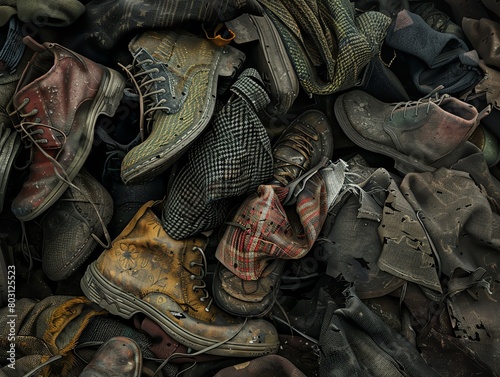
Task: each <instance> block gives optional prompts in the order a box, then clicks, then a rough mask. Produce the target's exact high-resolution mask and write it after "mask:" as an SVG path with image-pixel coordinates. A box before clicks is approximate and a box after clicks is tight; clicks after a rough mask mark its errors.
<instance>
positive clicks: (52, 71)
mask: <svg viewBox="0 0 500 377" xmlns="http://www.w3.org/2000/svg"><path fill="white" fill-rule="evenodd" d="M25 41H26V42H27V43H28V44H29V45H30V46H31V47H32V48H33V49H35V50H36V52H35V54H34V55H33V58H32V59H31V61H30V62H29V63H28V65H27V67H26V69H25V70H24V72H23V75H22V77H21V79H20V80H19V83H18V87H17V90H16V94H15V95H14V98H13V104H14V107H15V109H16V112H17V114H18V117H19V123H18V124H17V125H16V130H17V131H18V132H20V133H21V137H22V139H23V140H24V142H25V143H26V144H27V145H28V146H29V147H31V150H32V161H31V164H30V174H29V177H28V179H27V180H26V181H25V182H24V185H23V187H22V188H21V191H20V192H19V194H18V195H17V197H16V198H15V199H14V202H13V203H12V212H13V213H14V215H15V216H16V217H18V218H19V219H21V220H25V221H27V220H31V219H33V218H35V217H37V216H39V215H40V214H41V213H43V212H44V211H45V210H47V209H48V208H49V207H50V206H51V205H52V204H53V203H54V202H55V201H56V200H57V199H58V198H59V197H60V196H61V195H62V194H63V193H64V191H65V189H66V188H67V187H68V184H67V182H68V181H71V180H73V179H74V177H75V176H76V174H77V173H78V171H79V170H80V169H81V167H82V166H83V164H84V162H85V160H86V158H87V156H88V155H89V153H90V150H91V148H92V141H93V132H94V125H95V122H96V120H97V117H98V116H99V115H100V114H106V115H110V116H111V115H113V113H114V111H115V110H116V108H117V106H118V104H119V102H120V99H121V97H122V96H123V88H124V85H125V80H124V78H123V77H122V76H121V75H120V74H119V73H118V72H116V71H114V70H112V69H110V68H107V67H104V66H101V65H99V64H96V63H94V62H92V61H91V60H89V59H87V58H85V57H83V56H81V55H78V54H76V53H74V52H72V51H71V50H69V49H67V48H66V47H63V46H61V45H58V44H55V43H48V42H45V43H44V44H43V46H42V45H39V44H38V43H36V42H35V41H34V40H33V39H31V38H30V37H26V38H25Z"/></svg>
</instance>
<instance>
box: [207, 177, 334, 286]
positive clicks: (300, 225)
mask: <svg viewBox="0 0 500 377" xmlns="http://www.w3.org/2000/svg"><path fill="white" fill-rule="evenodd" d="M287 191H288V188H287V187H276V186H271V185H261V186H259V188H258V190H257V193H255V194H252V195H250V196H249V197H248V198H247V199H246V200H245V201H244V202H243V204H242V205H241V206H240V207H239V209H238V211H237V213H236V214H235V216H234V218H233V220H232V222H231V223H229V226H228V228H227V229H226V231H225V233H224V235H223V237H222V239H221V241H220V242H219V245H218V247H217V250H216V254H215V256H216V257H217V259H218V260H219V261H220V262H221V263H222V264H223V265H224V266H225V267H226V268H227V269H229V270H230V271H231V272H233V273H234V274H235V275H236V276H238V277H239V278H241V279H243V280H257V279H258V278H259V277H260V275H261V273H262V271H263V270H264V268H265V267H266V265H267V262H268V261H269V260H270V259H276V258H282V259H299V258H302V257H303V256H305V255H306V254H307V253H308V252H309V250H310V249H311V247H312V245H313V244H314V242H315V241H316V239H317V237H318V234H319V231H320V230H321V228H322V226H323V223H324V222H325V218H326V215H327V211H328V201H327V189H326V185H325V182H324V180H323V178H322V176H321V174H320V172H317V173H315V174H314V175H312V176H311V178H309V180H307V182H306V184H305V187H304V189H303V190H302V192H301V193H300V194H299V195H298V197H297V201H296V203H295V205H290V206H283V205H282V204H281V201H280V198H283V194H284V193H286V192H287ZM285 195H286V194H285Z"/></svg>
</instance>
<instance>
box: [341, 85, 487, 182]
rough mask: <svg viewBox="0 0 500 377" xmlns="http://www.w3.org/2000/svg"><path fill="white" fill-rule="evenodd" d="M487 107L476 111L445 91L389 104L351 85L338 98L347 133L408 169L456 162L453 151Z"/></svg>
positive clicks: (424, 168) (427, 169) (402, 168)
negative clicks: (442, 93) (441, 93)
mask: <svg viewBox="0 0 500 377" xmlns="http://www.w3.org/2000/svg"><path fill="white" fill-rule="evenodd" d="M489 110H490V108H489V107H488V108H487V109H485V110H484V111H482V112H481V113H479V114H478V111H477V110H476V108H475V107H474V106H472V105H470V104H468V103H465V102H463V101H460V100H459V99H456V98H455V97H452V96H450V95H447V94H444V95H441V96H438V95H437V94H436V95H435V96H432V95H431V96H426V97H424V98H421V99H419V100H417V101H409V102H400V103H397V104H394V103H391V104H388V103H384V102H381V101H379V100H377V99H376V98H374V97H372V96H371V95H369V94H367V93H365V92H363V91H360V90H353V91H350V92H347V93H345V94H342V95H340V96H339V97H338V98H337V100H336V101H335V115H336V117H337V119H338V122H339V125H340V126H341V128H342V130H343V131H344V132H345V134H346V135H347V136H348V137H349V138H350V139H351V140H352V141H353V142H354V143H356V144H357V145H358V146H360V147H361V148H364V149H367V150H369V151H372V152H376V153H380V154H383V155H386V156H389V157H391V158H393V159H394V160H395V162H396V164H395V168H396V169H397V170H398V171H399V172H401V173H404V174H406V173H408V172H410V171H434V170H435V169H436V168H438V167H440V166H443V165H444V164H446V163H449V162H451V163H453V162H454V160H453V155H452V154H453V152H454V151H455V150H457V149H458V147H459V146H460V145H462V144H463V143H465V142H466V141H467V139H468V138H469V137H470V135H471V134H472V132H474V130H475V129H476V127H477V126H478V124H479V121H480V120H481V119H482V117H484V116H485V115H486V114H487V113H488V112H489Z"/></svg>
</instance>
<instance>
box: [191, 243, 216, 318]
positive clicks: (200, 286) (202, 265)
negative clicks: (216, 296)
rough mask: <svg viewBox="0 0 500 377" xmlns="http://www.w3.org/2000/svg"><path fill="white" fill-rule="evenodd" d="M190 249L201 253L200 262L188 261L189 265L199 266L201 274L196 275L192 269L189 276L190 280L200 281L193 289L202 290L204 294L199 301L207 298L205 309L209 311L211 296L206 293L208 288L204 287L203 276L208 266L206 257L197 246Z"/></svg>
mask: <svg viewBox="0 0 500 377" xmlns="http://www.w3.org/2000/svg"><path fill="white" fill-rule="evenodd" d="M192 251H194V252H199V253H200V254H201V257H202V262H201V263H200V262H196V261H192V262H191V263H190V267H195V266H199V267H200V270H201V274H199V275H196V274H194V273H193V272H192V271H189V272H190V273H191V275H190V277H189V278H190V279H191V280H198V281H199V282H200V283H199V284H194V285H193V291H195V292H196V291H198V289H201V290H203V293H204V296H203V297H200V301H201V302H205V301H206V300H208V304H207V305H206V307H205V311H206V312H209V311H210V308H211V306H212V302H213V297H210V294H209V293H208V290H207V289H206V288H207V283H206V282H205V276H206V275H207V266H208V264H207V257H206V256H205V252H204V251H203V250H202V249H201V248H200V247H198V246H194V247H193V249H192Z"/></svg>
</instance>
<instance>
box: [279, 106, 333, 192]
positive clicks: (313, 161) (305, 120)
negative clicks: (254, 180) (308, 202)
mask: <svg viewBox="0 0 500 377" xmlns="http://www.w3.org/2000/svg"><path fill="white" fill-rule="evenodd" d="M332 154H333V131H332V126H331V125H330V123H329V121H328V119H327V117H326V116H325V115H324V114H323V113H321V112H320V111H318V110H309V111H306V112H304V113H302V114H301V115H300V116H299V117H297V118H296V119H295V120H294V121H293V122H292V123H290V125H289V126H288V128H287V129H285V130H284V131H283V134H282V135H281V136H280V138H279V139H278V140H277V141H276V143H275V144H274V146H273V158H274V165H273V175H274V178H275V179H276V180H277V181H278V182H279V183H281V184H282V185H283V186H286V185H287V184H289V183H290V182H292V181H293V180H295V179H296V178H298V177H300V176H301V175H302V174H303V173H304V172H306V171H307V170H309V169H310V168H312V167H314V166H315V165H317V164H318V163H319V162H320V161H321V158H322V157H323V156H324V157H327V158H329V159H330V158H332Z"/></svg>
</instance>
